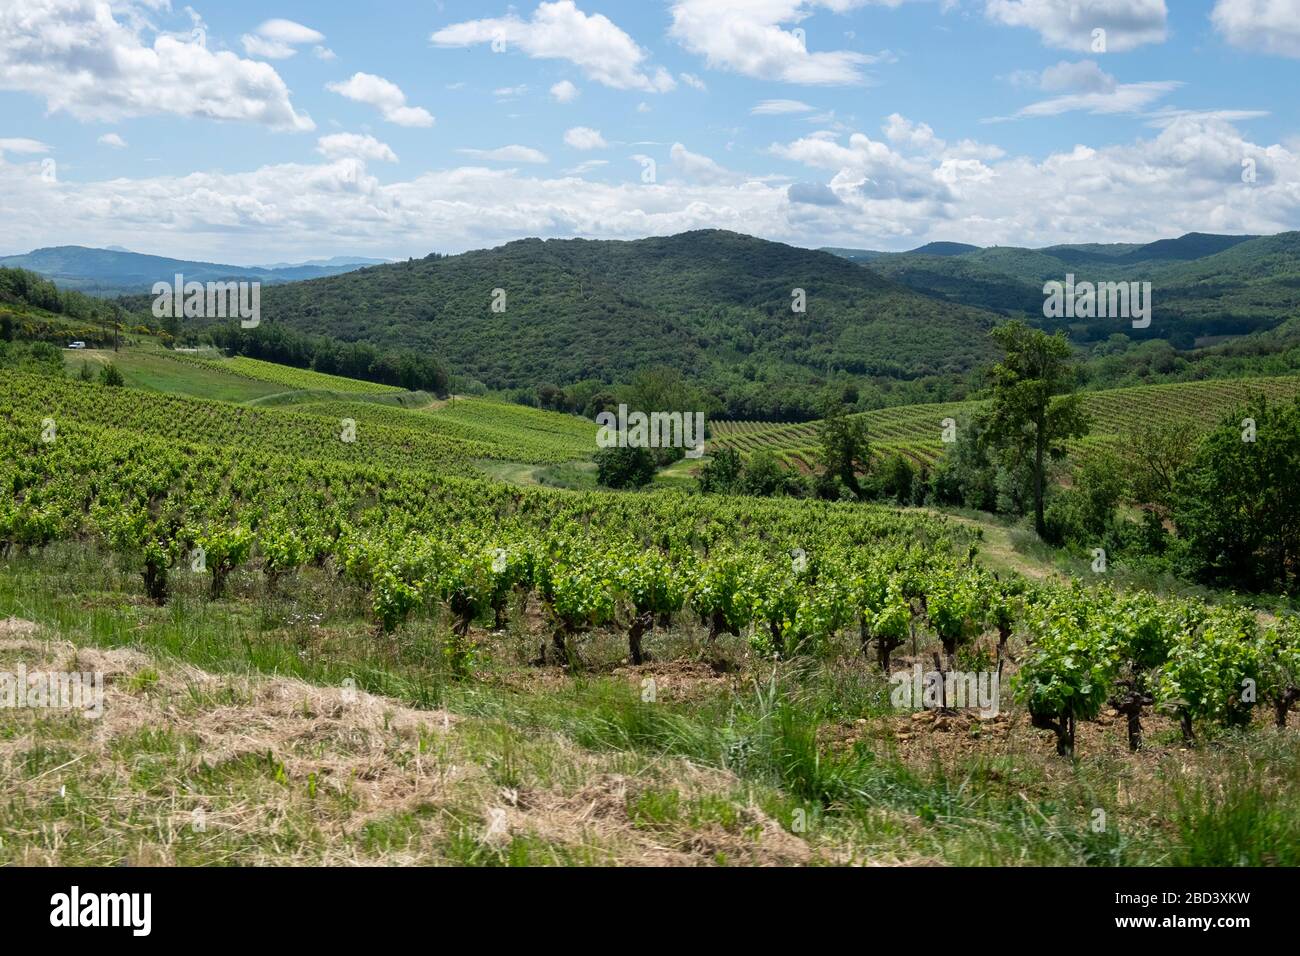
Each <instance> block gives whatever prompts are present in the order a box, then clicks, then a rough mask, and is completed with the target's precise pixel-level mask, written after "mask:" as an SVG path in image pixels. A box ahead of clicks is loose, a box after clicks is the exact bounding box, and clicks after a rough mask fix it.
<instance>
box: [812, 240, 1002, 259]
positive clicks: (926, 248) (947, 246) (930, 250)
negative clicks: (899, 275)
mask: <svg viewBox="0 0 1300 956" xmlns="http://www.w3.org/2000/svg"><path fill="white" fill-rule="evenodd" d="M978 248H979V246H970V245H967V244H966V243H964V242H927V243H926V244H925V245H923V246H919V247H917V248H916V249H911V250H909V251H908V252H879V251H877V250H875V249H843V248H840V247H837V246H823V247H822V248H821V249H819V250H818V251H819V252H829V253H831V254H832V255H836V256H839V257H840V258H841V259H848V260H850V261H852V262H872V261H874V260H876V259H880V258H882V257H884V256H898V255H923V256H959V255H961V254H962V253H964V252H974V251H975V250H976V249H978Z"/></svg>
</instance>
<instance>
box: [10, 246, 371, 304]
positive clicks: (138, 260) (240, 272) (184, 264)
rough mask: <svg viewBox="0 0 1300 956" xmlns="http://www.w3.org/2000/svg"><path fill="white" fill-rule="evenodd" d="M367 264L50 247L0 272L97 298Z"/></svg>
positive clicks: (290, 277)
mask: <svg viewBox="0 0 1300 956" xmlns="http://www.w3.org/2000/svg"><path fill="white" fill-rule="evenodd" d="M339 258H342V257H339ZM376 261H377V260H376ZM370 262H371V261H370V260H361V261H345V262H333V263H329V264H309V265H285V266H277V267H262V266H232V265H223V264H221V263H215V262H193V261H190V260H186V259H169V258H167V257H165V256H151V255H145V254H142V253H138V252H129V251H127V250H124V249H120V248H115V249H95V248H90V247H87V246H52V247H49V248H45V249H36V250H34V251H32V252H29V253H26V254H25V255H18V256H3V257H0V266H8V267H10V268H15V269H29V270H31V271H32V272H37V273H40V274H41V275H43V276H45V277H46V278H48V279H51V280H53V281H54V282H55V283H56V284H57V285H59V286H60V287H61V288H65V289H77V290H80V291H82V292H90V293H96V294H100V295H107V294H124V293H145V292H148V291H149V289H150V288H151V287H152V286H153V284H154V283H155V282H171V281H172V280H173V279H174V278H175V276H176V274H177V273H180V274H181V275H183V276H185V280H186V281H187V282H188V281H191V280H192V281H195V282H212V281H217V280H245V281H249V282H251V281H254V280H256V281H259V282H262V283H265V284H267V285H271V284H274V283H280V282H295V281H300V280H303V279H315V278H320V277H323V276H331V275H338V274H340V273H343V272H351V271H353V270H354V269H358V268H362V267H364V266H366V265H369V264H370Z"/></svg>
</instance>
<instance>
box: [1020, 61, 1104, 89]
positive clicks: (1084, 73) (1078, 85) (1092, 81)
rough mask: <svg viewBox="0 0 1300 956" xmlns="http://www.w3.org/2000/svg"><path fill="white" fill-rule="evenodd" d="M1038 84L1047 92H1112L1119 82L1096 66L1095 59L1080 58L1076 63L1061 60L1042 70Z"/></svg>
mask: <svg viewBox="0 0 1300 956" xmlns="http://www.w3.org/2000/svg"><path fill="white" fill-rule="evenodd" d="M1039 86H1041V87H1042V88H1043V89H1044V90H1047V91H1048V92H1058V91H1062V90H1064V91H1068V92H1071V93H1113V92H1114V91H1115V88H1116V87H1117V86H1119V83H1117V82H1116V80H1115V77H1113V76H1111V75H1110V74H1109V73H1107V72H1106V71H1105V70H1103V69H1102V68H1101V67H1100V66H1098V65H1097V61H1096V60H1080V61H1079V62H1078V63H1071V62H1069V61H1068V60H1062V61H1061V62H1060V63H1057V64H1056V66H1049V67H1048V68H1047V69H1045V70H1043V72H1042V74H1041V75H1040V77H1039Z"/></svg>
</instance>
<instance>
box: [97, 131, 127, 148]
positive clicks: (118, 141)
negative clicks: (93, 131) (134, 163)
mask: <svg viewBox="0 0 1300 956" xmlns="http://www.w3.org/2000/svg"><path fill="white" fill-rule="evenodd" d="M96 142H98V143H99V144H100V145H101V146H111V147H112V148H113V149H126V140H124V139H123V138H122V137H121V136H118V135H117V133H105V134H104V135H103V136H101V137H99V139H98V140H96Z"/></svg>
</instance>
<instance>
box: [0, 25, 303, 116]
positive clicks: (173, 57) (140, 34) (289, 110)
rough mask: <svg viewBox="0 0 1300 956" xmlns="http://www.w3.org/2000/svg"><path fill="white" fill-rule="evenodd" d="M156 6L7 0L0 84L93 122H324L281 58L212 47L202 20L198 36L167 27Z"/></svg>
mask: <svg viewBox="0 0 1300 956" xmlns="http://www.w3.org/2000/svg"><path fill="white" fill-rule="evenodd" d="M155 6H157V4H154V3H132V2H130V0H118V2H115V3H113V4H112V5H111V6H110V5H109V4H108V3H105V2H99V0H5V3H4V4H3V5H0V90H14V91H19V92H25V93H32V94H34V95H36V96H39V97H43V98H44V100H45V103H46V106H47V108H48V109H49V110H50V111H51V112H66V113H69V114H70V115H72V116H74V117H76V118H77V119H79V120H86V121H101V122H102V121H112V120H116V119H119V118H121V117H126V116H145V115H157V114H172V115H177V116H195V117H207V118H210V119H223V120H240V121H244V122H251V123H260V124H263V125H266V126H270V127H272V128H274V129H283V130H310V129H314V128H315V124H314V123H313V122H312V121H311V118H310V117H309V116H307V115H306V114H303V113H299V112H297V111H295V110H294V108H293V105H292V104H291V103H290V101H289V90H288V88H287V87H286V86H285V84H284V81H283V80H282V79H281V78H280V75H279V74H278V73H276V71H275V69H274V68H273V67H272V66H270V65H269V64H267V63H259V62H257V61H254V60H246V59H241V58H240V57H239V56H237V55H236V54H234V53H231V52H229V51H226V50H222V51H213V50H209V49H208V48H207V46H206V45H205V34H204V33H203V31H202V30H201V29H196V30H195V36H194V38H193V39H190V38H188V37H187V38H184V39H183V38H179V37H177V36H176V35H174V34H168V33H161V32H157V31H156V30H154V29H153V28H151V27H150V26H148V23H149V20H148V17H147V16H146V14H147V13H148V12H149V10H148V9H147V8H149V7H155ZM119 18H120V19H119ZM149 34H152V36H151V37H150V36H149Z"/></svg>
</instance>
